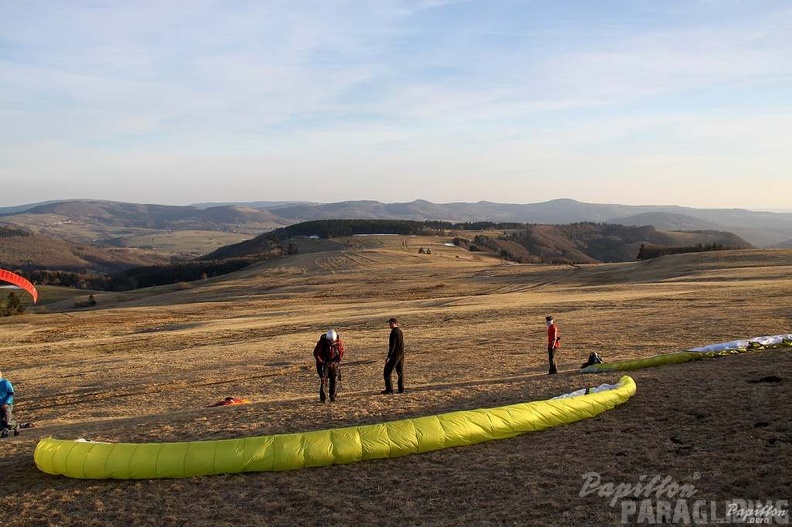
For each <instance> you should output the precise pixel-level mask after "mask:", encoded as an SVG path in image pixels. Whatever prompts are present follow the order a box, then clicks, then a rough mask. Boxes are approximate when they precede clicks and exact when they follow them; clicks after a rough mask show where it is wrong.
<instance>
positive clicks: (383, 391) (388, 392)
mask: <svg viewBox="0 0 792 527" xmlns="http://www.w3.org/2000/svg"><path fill="white" fill-rule="evenodd" d="M380 395H393V390H382V391H381V392H380Z"/></svg>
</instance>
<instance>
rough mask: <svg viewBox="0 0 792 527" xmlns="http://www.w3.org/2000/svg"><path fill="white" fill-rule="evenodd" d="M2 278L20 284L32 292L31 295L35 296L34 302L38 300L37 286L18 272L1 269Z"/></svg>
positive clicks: (0, 278)
mask: <svg viewBox="0 0 792 527" xmlns="http://www.w3.org/2000/svg"><path fill="white" fill-rule="evenodd" d="M0 280H3V281H4V282H8V283H11V284H14V285H16V286H19V287H21V288H22V289H24V290H25V291H27V292H28V293H30V296H32V297H33V303H34V304H35V303H36V302H37V301H38V291H36V287H35V286H34V285H33V284H31V283H30V282H28V281H27V280H25V279H24V278H22V277H21V276H19V275H18V274H16V273H12V272H11V271H6V270H5V269H0Z"/></svg>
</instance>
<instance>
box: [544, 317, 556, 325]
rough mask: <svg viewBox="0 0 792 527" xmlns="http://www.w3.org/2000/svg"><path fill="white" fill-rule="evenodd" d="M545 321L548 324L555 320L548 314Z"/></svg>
mask: <svg viewBox="0 0 792 527" xmlns="http://www.w3.org/2000/svg"><path fill="white" fill-rule="evenodd" d="M545 322H547V325H548V326H550V325H551V324H552V323H553V322H555V321H554V320H553V317H551V316H550V315H547V316H546V317H545Z"/></svg>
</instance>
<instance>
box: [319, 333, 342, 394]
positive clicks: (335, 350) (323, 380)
mask: <svg viewBox="0 0 792 527" xmlns="http://www.w3.org/2000/svg"><path fill="white" fill-rule="evenodd" d="M313 355H314V358H315V359H316V373H318V374H319V400H320V401H321V402H325V400H326V399H327V395H330V402H333V401H335V399H336V379H337V377H338V363H340V362H341V359H343V358H344V343H343V342H341V337H339V335H338V333H336V332H335V331H333V330H332V329H331V330H330V331H328V332H327V333H325V334H324V335H322V336H321V337H319V341H318V342H317V343H316V347H314V352H313ZM326 384H329V385H330V386H329V392H330V393H329V394H327V395H326V394H325V385H326Z"/></svg>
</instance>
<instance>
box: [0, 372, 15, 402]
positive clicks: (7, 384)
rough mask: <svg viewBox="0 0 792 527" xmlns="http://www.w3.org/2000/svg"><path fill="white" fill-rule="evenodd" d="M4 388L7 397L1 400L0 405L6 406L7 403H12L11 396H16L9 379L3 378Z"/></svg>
mask: <svg viewBox="0 0 792 527" xmlns="http://www.w3.org/2000/svg"><path fill="white" fill-rule="evenodd" d="M3 388H4V390H3V391H4V392H5V397H3V400H2V401H0V405H2V407H3V408H5V407H6V406H7V405H9V404H11V398H12V397H13V396H14V387H13V386H11V382H10V381H8V380H7V379H3Z"/></svg>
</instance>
